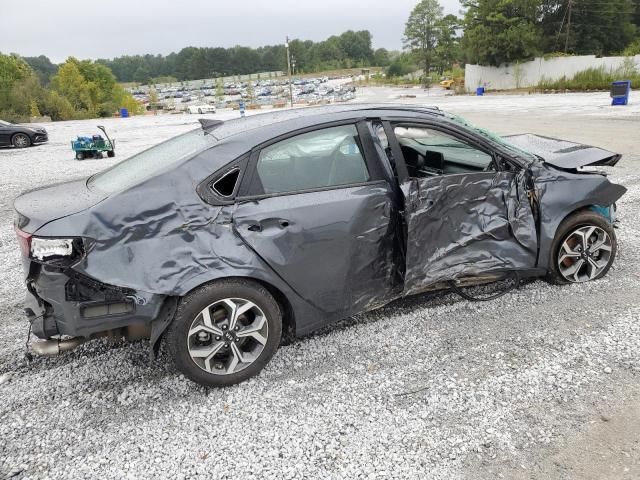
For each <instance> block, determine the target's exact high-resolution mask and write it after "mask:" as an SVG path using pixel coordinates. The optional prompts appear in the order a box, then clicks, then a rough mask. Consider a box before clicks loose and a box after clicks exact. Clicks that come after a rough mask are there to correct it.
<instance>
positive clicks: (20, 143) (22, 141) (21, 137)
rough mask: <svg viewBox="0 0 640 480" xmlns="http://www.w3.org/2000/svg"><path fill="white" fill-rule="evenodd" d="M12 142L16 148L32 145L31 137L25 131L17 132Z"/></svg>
mask: <svg viewBox="0 0 640 480" xmlns="http://www.w3.org/2000/svg"><path fill="white" fill-rule="evenodd" d="M11 143H13V146H14V147H16V148H26V147H29V146H31V139H30V138H29V136H28V135H25V134H24V133H16V134H15V135H14V136H13V140H12V142H11Z"/></svg>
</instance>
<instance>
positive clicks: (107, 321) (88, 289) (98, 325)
mask: <svg viewBox="0 0 640 480" xmlns="http://www.w3.org/2000/svg"><path fill="white" fill-rule="evenodd" d="M28 270H29V273H28V275H27V278H26V286H27V296H26V300H25V313H26V315H27V318H28V319H29V321H30V323H31V329H32V332H33V333H34V334H35V335H36V336H37V337H39V338H42V339H49V338H51V337H53V336H56V335H68V336H72V337H87V338H88V337H91V336H92V335H94V334H97V333H101V332H105V331H109V330H114V329H119V328H123V327H130V326H148V325H149V324H150V323H151V322H152V321H153V320H154V319H156V318H157V317H158V315H159V312H160V310H161V308H162V305H163V303H164V301H165V298H166V297H165V296H164V295H158V294H152V293H147V292H140V291H134V290H131V289H126V288H120V287H116V286H112V285H106V284H103V283H101V282H98V281H96V280H94V279H92V278H89V277H87V276H85V275H81V274H79V273H77V272H75V271H74V270H72V269H61V268H58V267H51V266H48V265H42V264H37V263H35V262H31V265H30V266H29V269H28Z"/></svg>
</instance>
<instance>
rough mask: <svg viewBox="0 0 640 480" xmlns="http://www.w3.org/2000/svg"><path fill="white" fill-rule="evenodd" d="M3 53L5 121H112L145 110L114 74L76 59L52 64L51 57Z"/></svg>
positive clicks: (0, 112)
mask: <svg viewBox="0 0 640 480" xmlns="http://www.w3.org/2000/svg"><path fill="white" fill-rule="evenodd" d="M29 60H30V61H31V63H32V64H35V65H37V68H34V67H32V66H30V65H29V64H28V63H27V61H26V60H25V59H23V58H21V57H19V56H17V55H13V54H12V55H3V54H2V53H0V118H1V119H3V120H8V121H13V122H23V121H28V120H29V118H31V117H40V116H43V115H45V116H49V117H51V118H52V119H53V120H71V119H81V118H95V117H109V116H111V115H113V113H114V112H116V111H117V110H118V109H119V108H123V107H124V108H128V109H129V110H130V111H131V112H132V113H134V114H135V113H139V112H140V110H141V106H140V104H139V103H138V102H136V101H135V99H134V98H133V97H132V96H131V94H130V93H128V92H127V91H125V89H124V88H122V86H120V85H119V84H118V83H117V80H116V78H115V76H114V75H113V73H111V70H109V68H107V67H105V66H104V65H101V64H99V63H95V62H92V61H90V60H83V61H79V60H77V59H75V58H73V57H70V58H69V59H67V61H66V62H65V63H63V64H62V65H60V66H53V68H52V64H51V62H49V60H48V59H47V58H46V57H35V59H34V58H31V59H29Z"/></svg>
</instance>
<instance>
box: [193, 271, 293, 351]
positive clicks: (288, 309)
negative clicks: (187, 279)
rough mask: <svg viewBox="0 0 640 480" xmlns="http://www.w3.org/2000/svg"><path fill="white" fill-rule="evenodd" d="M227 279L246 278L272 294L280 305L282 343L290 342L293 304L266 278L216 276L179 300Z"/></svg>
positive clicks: (291, 338)
mask: <svg viewBox="0 0 640 480" xmlns="http://www.w3.org/2000/svg"><path fill="white" fill-rule="evenodd" d="M228 280H246V281H249V282H255V283H257V284H258V285H260V286H261V287H263V288H265V289H266V290H267V291H268V292H269V293H270V294H271V295H272V296H273V298H274V299H275V301H276V302H277V303H278V306H279V307H280V312H281V313H282V340H283V343H285V344H286V343H291V342H292V341H293V340H294V339H295V337H296V318H295V312H294V310H293V306H292V304H291V302H290V301H289V299H288V298H287V296H286V295H285V294H284V292H282V290H281V289H279V288H278V287H276V286H275V285H273V284H272V283H270V282H268V281H266V280H263V279H259V278H255V277H248V276H247V277H243V276H230V277H220V278H216V279H214V280H210V281H208V282H205V283H202V284H200V285H197V286H195V287H193V288H192V289H191V290H189V291H188V292H186V293H184V295H182V296H181V297H180V300H182V299H183V298H185V297H187V296H188V295H189V294H190V293H192V292H194V291H195V290H198V289H200V288H203V287H206V286H208V285H213V284H216V283H219V282H223V281H228Z"/></svg>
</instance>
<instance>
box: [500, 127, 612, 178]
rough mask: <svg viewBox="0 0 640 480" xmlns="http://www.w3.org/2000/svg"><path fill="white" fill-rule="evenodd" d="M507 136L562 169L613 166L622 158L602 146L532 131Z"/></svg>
mask: <svg viewBox="0 0 640 480" xmlns="http://www.w3.org/2000/svg"><path fill="white" fill-rule="evenodd" d="M505 138H507V139H508V140H509V142H511V143H512V144H514V145H516V146H518V147H520V148H522V149H523V150H526V151H527V152H531V153H533V154H535V155H538V156H539V157H541V158H543V159H544V161H545V162H546V163H549V164H551V165H553V166H554V167H558V168H562V169H575V168H580V167H587V166H609V167H613V166H615V164H616V163H618V162H619V161H620V158H622V155H619V154H617V153H613V152H609V151H607V150H603V149H602V148H596V147H591V146H589V145H582V144H580V143H575V142H570V141H568V140H558V139H557V138H551V137H544V136H542V135H533V134H531V133H525V134H522V135H511V136H507V137H505Z"/></svg>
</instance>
